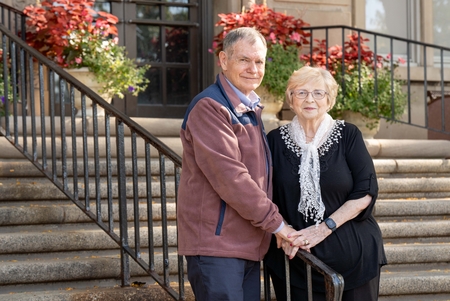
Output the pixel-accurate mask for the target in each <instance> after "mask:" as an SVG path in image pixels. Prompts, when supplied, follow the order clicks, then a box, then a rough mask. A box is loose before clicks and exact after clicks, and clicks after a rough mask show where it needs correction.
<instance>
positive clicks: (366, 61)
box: [301, 33, 407, 138]
mask: <svg viewBox="0 0 450 301" xmlns="http://www.w3.org/2000/svg"><path fill="white" fill-rule="evenodd" d="M367 41H368V39H366V38H363V37H362V36H361V35H358V34H357V33H353V34H350V35H349V36H348V40H347V41H346V42H345V44H344V47H342V46H340V45H335V46H331V47H329V48H328V57H327V55H326V54H327V48H326V41H325V40H315V42H316V43H317V46H315V47H314V48H313V52H312V53H310V54H305V55H302V57H301V58H302V60H304V61H305V63H307V64H312V65H316V66H322V67H324V68H325V67H326V64H327V63H328V69H329V70H330V72H331V73H332V74H333V76H334V78H335V79H336V81H337V82H338V83H339V92H338V95H337V98H336V105H335V106H334V108H333V110H332V111H331V112H330V114H331V115H333V116H334V117H337V118H342V119H346V120H347V121H350V120H349V118H351V117H350V114H349V112H353V113H356V118H357V119H360V120H362V121H363V124H364V125H365V127H366V128H367V129H368V130H374V129H375V133H376V131H377V128H378V127H379V118H380V116H384V117H386V118H388V119H389V118H391V117H394V118H396V119H397V118H399V117H401V115H402V114H403V112H404V109H405V106H406V103H407V95H406V93H404V92H403V90H402V84H403V81H402V80H400V79H398V78H395V77H394V78H391V77H392V75H391V74H392V73H391V69H390V68H389V64H387V63H388V62H389V59H390V57H389V56H388V57H387V58H384V57H382V56H380V55H377V56H375V55H374V53H373V51H372V50H370V48H369V47H368V46H367V45H365V44H364V42H367ZM358 44H359V46H358ZM358 47H359V51H360V52H359V54H358ZM359 62H360V64H359ZM403 62H404V60H402V59H399V61H398V63H403ZM398 63H396V64H394V69H395V68H396V67H397V66H398ZM394 71H395V70H394ZM392 103H393V107H394V110H393V111H392ZM391 120H392V119H391ZM350 122H352V123H356V121H355V119H352V120H351V121H350ZM361 130H362V131H363V134H364V135H366V137H367V138H369V137H370V135H372V136H373V134H374V132H372V133H370V132H368V131H366V129H364V128H361Z"/></svg>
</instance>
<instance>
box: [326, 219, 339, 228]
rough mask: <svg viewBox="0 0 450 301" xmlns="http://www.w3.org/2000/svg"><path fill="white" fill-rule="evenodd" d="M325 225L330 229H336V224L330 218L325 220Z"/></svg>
mask: <svg viewBox="0 0 450 301" xmlns="http://www.w3.org/2000/svg"><path fill="white" fill-rule="evenodd" d="M325 223H326V224H327V226H328V228H330V229H333V228H336V223H335V222H334V221H333V220H332V219H331V218H327V219H326V221H325Z"/></svg>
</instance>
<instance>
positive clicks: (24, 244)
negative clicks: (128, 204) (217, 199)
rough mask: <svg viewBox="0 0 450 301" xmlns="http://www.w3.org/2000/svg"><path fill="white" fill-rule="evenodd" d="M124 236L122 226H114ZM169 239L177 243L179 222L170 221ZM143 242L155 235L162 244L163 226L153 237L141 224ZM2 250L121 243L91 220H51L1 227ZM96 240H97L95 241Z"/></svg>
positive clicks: (131, 242)
mask: <svg viewBox="0 0 450 301" xmlns="http://www.w3.org/2000/svg"><path fill="white" fill-rule="evenodd" d="M134 229H135V228H133V227H129V228H128V236H129V245H130V247H134ZM113 231H114V233H115V234H116V235H117V236H120V233H119V226H118V225H115V228H114V229H113ZM167 231H168V232H167V239H168V241H167V243H168V246H169V247H174V246H176V245H177V230H176V227H175V225H168V228H167ZM139 235H140V246H141V248H145V247H148V246H149V242H148V239H151V241H152V243H153V245H154V246H155V247H161V246H162V235H163V234H162V228H161V227H160V226H157V225H156V226H155V227H154V228H153V234H152V236H151V237H150V238H149V233H148V228H147V227H146V226H145V225H142V226H141V227H140V228H139ZM0 242H1V245H0V255H1V254H16V255H17V254H32V253H45V252H64V251H77V250H80V251H82V250H107V249H117V248H118V246H117V244H116V243H115V242H114V241H113V240H112V239H111V238H110V237H109V236H108V235H107V234H106V233H105V232H104V231H103V230H101V229H99V227H98V226H96V225H94V224H92V223H90V224H83V225H79V224H53V225H52V224H48V225H32V226H16V227H13V228H9V227H1V228H0ZM93 242H95V243H94V244H93Z"/></svg>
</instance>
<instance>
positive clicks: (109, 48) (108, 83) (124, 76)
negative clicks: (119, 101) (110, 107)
mask: <svg viewBox="0 0 450 301" xmlns="http://www.w3.org/2000/svg"><path fill="white" fill-rule="evenodd" d="M69 41H70V42H69V47H67V48H66V49H65V50H64V54H65V57H66V58H67V59H66V61H67V62H68V68H81V67H87V68H88V69H89V71H91V72H93V73H94V75H95V77H96V79H97V81H98V82H99V83H102V84H104V86H103V88H102V89H101V90H100V91H99V92H100V93H103V92H105V93H108V94H109V95H110V96H111V97H112V96H113V95H117V96H118V97H120V98H123V97H124V94H123V92H124V91H128V92H129V93H131V94H133V95H135V96H137V95H138V93H139V92H141V91H143V90H145V88H146V86H147V84H148V82H149V81H148V79H146V78H145V72H146V71H147V70H148V68H149V67H150V66H144V67H139V68H138V67H137V66H136V64H135V63H134V61H133V60H132V59H130V58H128V57H127V56H126V51H125V47H123V46H119V45H117V43H116V41H117V40H114V39H108V40H104V39H102V38H101V37H100V36H98V35H92V34H89V33H87V32H78V31H74V32H71V34H70V39H69Z"/></svg>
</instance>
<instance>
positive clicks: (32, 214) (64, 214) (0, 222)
mask: <svg viewBox="0 0 450 301" xmlns="http://www.w3.org/2000/svg"><path fill="white" fill-rule="evenodd" d="M152 201H153V204H152V214H153V221H160V220H161V200H160V199H156V198H154V199H153V200H152ZM128 204H129V206H127V216H128V220H130V221H132V220H134V211H133V210H134V208H133V206H132V204H133V201H132V200H128ZM118 207H119V206H118V204H117V202H116V201H113V210H112V211H113V218H114V221H118V220H119V213H118ZM91 211H92V212H96V206H95V204H92V206H91ZM101 212H102V216H103V221H107V212H108V209H107V206H106V205H104V206H102V209H101ZM139 214H140V216H139V219H140V220H141V221H146V220H147V203H146V200H140V202H139ZM166 216H167V219H168V220H169V221H170V220H172V221H174V220H175V219H176V209H175V203H174V201H173V200H171V201H170V202H168V203H167V204H166ZM91 222H92V220H91V219H90V218H89V217H88V216H87V215H86V214H85V213H84V212H82V211H81V210H80V208H78V207H77V206H76V205H75V204H73V203H72V202H71V201H67V200H55V201H42V202H34V203H31V202H25V203H23V204H22V203H21V202H19V203H17V202H16V203H13V202H1V203H0V226H14V225H36V224H41V225H42V224H60V223H79V224H80V225H81V226H82V225H83V224H84V223H91ZM0 231H1V228H0Z"/></svg>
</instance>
